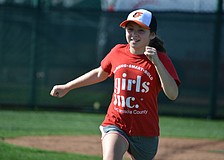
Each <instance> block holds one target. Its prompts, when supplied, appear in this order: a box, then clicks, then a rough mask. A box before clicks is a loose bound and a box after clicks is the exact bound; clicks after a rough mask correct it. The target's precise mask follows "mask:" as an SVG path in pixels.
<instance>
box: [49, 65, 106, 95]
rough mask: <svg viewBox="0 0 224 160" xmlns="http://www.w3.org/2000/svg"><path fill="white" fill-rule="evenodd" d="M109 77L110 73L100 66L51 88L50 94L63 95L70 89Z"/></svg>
mask: <svg viewBox="0 0 224 160" xmlns="http://www.w3.org/2000/svg"><path fill="white" fill-rule="evenodd" d="M107 77H108V73H107V72H105V71H103V69H102V68H101V67H99V68H96V69H93V70H91V71H90V72H87V73H86V74H84V75H82V76H80V77H78V78H76V79H74V80H72V81H70V82H68V83H66V84H64V85H55V86H54V87H53V89H52V90H51V93H50V95H51V96H55V97H63V96H64V95H66V94H67V93H68V92H69V91H71V90H73V89H76V88H80V87H84V86H88V85H92V84H96V83H99V82H102V81H104V80H106V79H107Z"/></svg>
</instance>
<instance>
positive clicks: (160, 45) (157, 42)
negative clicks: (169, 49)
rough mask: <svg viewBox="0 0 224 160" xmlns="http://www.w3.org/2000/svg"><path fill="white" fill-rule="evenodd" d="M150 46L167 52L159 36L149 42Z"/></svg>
mask: <svg viewBox="0 0 224 160" xmlns="http://www.w3.org/2000/svg"><path fill="white" fill-rule="evenodd" d="M149 46H150V47H154V48H155V49H156V50H157V51H159V52H166V49H165V47H164V42H163V41H162V40H161V39H160V38H159V37H158V36H156V37H155V38H154V39H152V40H151V41H150V42H149Z"/></svg>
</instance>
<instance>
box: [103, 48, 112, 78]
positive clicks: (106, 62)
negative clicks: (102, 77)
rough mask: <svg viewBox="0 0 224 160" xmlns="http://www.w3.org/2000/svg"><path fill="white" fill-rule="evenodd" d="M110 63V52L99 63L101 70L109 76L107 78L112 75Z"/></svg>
mask: <svg viewBox="0 0 224 160" xmlns="http://www.w3.org/2000/svg"><path fill="white" fill-rule="evenodd" d="M111 61H112V50H111V51H110V52H109V53H108V54H107V55H106V57H104V59H103V60H102V61H101V68H102V69H103V70H104V71H105V72H107V73H108V74H109V77H111V76H112V75H113V72H112V62H111Z"/></svg>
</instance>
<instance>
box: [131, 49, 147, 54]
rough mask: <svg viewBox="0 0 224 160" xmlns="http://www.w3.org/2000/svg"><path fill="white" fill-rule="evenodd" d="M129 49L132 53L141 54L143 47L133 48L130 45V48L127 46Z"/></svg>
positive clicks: (143, 50)
mask: <svg viewBox="0 0 224 160" xmlns="http://www.w3.org/2000/svg"><path fill="white" fill-rule="evenodd" d="M129 51H130V52H131V53H132V54H136V55H141V54H144V52H145V49H135V48H132V47H130V48H129Z"/></svg>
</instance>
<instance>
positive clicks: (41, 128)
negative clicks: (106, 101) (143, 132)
mask: <svg viewBox="0 0 224 160" xmlns="http://www.w3.org/2000/svg"><path fill="white" fill-rule="evenodd" d="M103 119H104V115H102V114H83V113H74V112H67V113H65V112H40V111H38V112H33V111H0V137H1V139H4V138H7V137H17V136H30V135H34V136H35V135H99V134H100V132H99V130H98V126H99V125H100V124H101V122H102V121H103ZM160 128H161V137H182V138H207V139H220V140H224V134H223V133H224V120H214V121H210V120H205V119H191V118H174V117H161V118H160ZM0 159H1V160H43V159H47V160H59V159H60V160H74V159H76V160H87V159H88V160H99V159H102V158H101V157H94V156H85V155H78V154H68V153H63V152H50V151H44V150H40V149H32V148H25V147H18V146H14V145H11V144H5V143H4V142H3V141H1V140H0Z"/></svg>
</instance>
